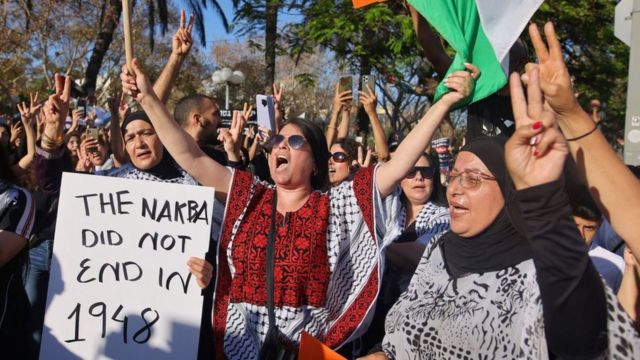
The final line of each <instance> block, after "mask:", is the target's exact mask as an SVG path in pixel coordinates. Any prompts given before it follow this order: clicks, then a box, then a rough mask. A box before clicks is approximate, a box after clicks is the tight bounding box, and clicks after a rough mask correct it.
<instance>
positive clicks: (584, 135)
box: [567, 124, 598, 141]
mask: <svg viewBox="0 0 640 360" xmlns="http://www.w3.org/2000/svg"><path fill="white" fill-rule="evenodd" d="M596 130H598V124H596V125H595V126H594V127H593V129H591V130H589V131H587V132H586V133H584V134H582V135H580V136H576V137H574V138H571V139H567V141H576V140H580V139H583V138H585V137H587V136H589V135H591V134H593V133H594V132H595V131H596Z"/></svg>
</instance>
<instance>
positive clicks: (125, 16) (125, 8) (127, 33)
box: [122, 0, 133, 74]
mask: <svg viewBox="0 0 640 360" xmlns="http://www.w3.org/2000/svg"><path fill="white" fill-rule="evenodd" d="M122 22H123V23H124V51H125V56H126V59H127V69H128V70H129V73H131V74H133V69H132V68H131V60H133V39H132V36H131V3H130V2H129V0H122Z"/></svg>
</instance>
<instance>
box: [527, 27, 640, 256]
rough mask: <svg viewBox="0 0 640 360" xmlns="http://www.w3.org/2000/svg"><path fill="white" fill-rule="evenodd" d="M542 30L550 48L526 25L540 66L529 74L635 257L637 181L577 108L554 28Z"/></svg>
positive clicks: (639, 205) (639, 206) (639, 235)
mask: <svg viewBox="0 0 640 360" xmlns="http://www.w3.org/2000/svg"><path fill="white" fill-rule="evenodd" d="M544 32H545V35H546V38H547V44H548V46H547V44H545V42H544V41H543V40H542V37H541V35H540V32H539V31H538V27H537V26H535V25H533V24H532V25H531V26H530V27H529V34H530V36H531V41H532V42H533V46H534V48H535V50H536V54H537V56H538V60H539V64H528V65H527V70H528V71H527V72H529V71H531V70H532V69H534V68H539V71H540V86H541V88H542V92H543V93H544V97H545V100H546V101H547V103H548V104H549V106H550V107H551V108H552V109H553V110H554V111H555V112H556V114H557V115H558V124H559V125H560V128H561V129H562V132H563V133H564V135H565V136H566V137H567V140H568V141H569V148H570V150H571V155H572V156H573V157H574V159H575V160H576V163H577V164H578V169H579V170H580V172H581V174H582V175H583V176H584V178H585V179H586V181H587V185H588V186H589V190H590V192H591V195H592V196H593V198H594V199H595V200H596V202H597V203H598V206H599V208H600V210H601V211H602V212H603V213H604V214H605V216H606V217H607V219H608V220H609V222H610V223H611V226H612V227H613V229H614V230H615V232H616V233H618V234H619V235H620V236H621V237H622V238H623V239H625V241H626V243H627V245H628V246H629V248H630V249H631V251H632V252H633V254H634V255H635V256H636V258H638V257H640V232H638V227H637V224H638V219H640V182H639V181H638V179H637V178H636V177H635V176H634V175H633V174H632V173H631V171H630V170H629V169H627V167H626V166H625V164H624V163H623V162H622V160H620V158H618V156H617V155H616V153H615V152H614V151H613V149H612V148H611V146H610V145H609V143H608V142H607V140H606V138H605V137H604V135H602V133H601V132H600V130H598V129H597V128H596V124H595V123H594V122H593V119H592V118H591V116H589V114H587V113H586V112H585V111H584V110H582V108H581V107H580V105H579V104H578V101H577V100H576V98H575V96H574V92H573V88H572V85H571V76H570V75H569V72H568V70H567V67H566V65H565V64H564V58H563V56H562V48H561V45H560V42H559V41H558V38H557V37H556V33H555V30H554V27H553V24H552V23H550V22H549V23H547V24H546V25H545V27H544ZM525 78H526V77H525ZM621 189H624V190H621Z"/></svg>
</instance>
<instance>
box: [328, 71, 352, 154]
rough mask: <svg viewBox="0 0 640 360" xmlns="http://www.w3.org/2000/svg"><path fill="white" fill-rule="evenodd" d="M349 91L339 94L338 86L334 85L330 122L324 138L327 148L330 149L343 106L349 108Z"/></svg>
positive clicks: (350, 96)
mask: <svg viewBox="0 0 640 360" xmlns="http://www.w3.org/2000/svg"><path fill="white" fill-rule="evenodd" d="M352 99H353V98H352V95H351V90H347V91H343V92H340V84H339V83H337V84H336V90H335V93H334V95H333V106H332V107H331V120H329V125H328V126H327V131H326V133H325V136H326V138H327V147H328V148H331V145H332V144H333V140H334V139H335V136H336V130H337V123H338V116H339V115H340V114H341V113H342V111H343V108H344V107H345V106H349V104H351V100H352Z"/></svg>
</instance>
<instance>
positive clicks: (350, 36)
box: [287, 0, 418, 76]
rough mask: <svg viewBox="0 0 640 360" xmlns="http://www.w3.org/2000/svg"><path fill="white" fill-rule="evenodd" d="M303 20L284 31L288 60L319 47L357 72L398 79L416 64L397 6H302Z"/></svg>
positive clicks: (346, 0) (325, 0) (342, 0)
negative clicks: (402, 70)
mask: <svg viewBox="0 0 640 360" xmlns="http://www.w3.org/2000/svg"><path fill="white" fill-rule="evenodd" d="M302 15H303V17H304V21H303V22H302V23H300V24H297V25H294V26H290V27H289V29H288V36H287V38H288V39H289V40H290V43H289V49H290V52H291V53H292V54H296V53H299V52H301V51H304V50H305V49H304V47H306V48H307V49H308V48H311V47H313V46H320V47H322V48H325V49H329V50H331V51H332V52H334V53H335V55H336V58H337V59H339V61H344V62H345V63H346V65H347V66H349V67H350V68H351V69H353V70H354V71H355V72H361V73H369V72H370V70H371V68H372V67H373V68H375V69H377V70H378V72H379V73H382V74H395V75H396V76H398V75H400V73H401V68H402V67H403V66H407V65H410V64H411V63H413V62H414V61H415V60H416V59H417V58H418V49H417V46H416V40H415V34H414V32H413V27H412V24H411V19H410V18H409V17H408V16H406V15H405V13H404V11H403V8H402V5H400V4H398V3H396V2H389V3H380V4H375V5H371V6H368V7H366V8H363V9H354V8H353V4H352V2H351V1H350V0H338V1H335V0H315V1H308V2H306V3H305V6H304V8H303V9H302ZM291 40H293V41H291Z"/></svg>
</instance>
